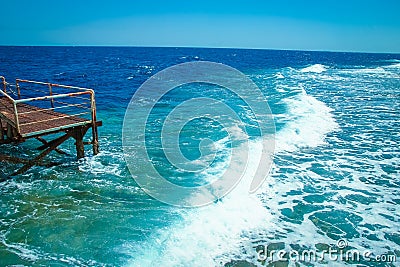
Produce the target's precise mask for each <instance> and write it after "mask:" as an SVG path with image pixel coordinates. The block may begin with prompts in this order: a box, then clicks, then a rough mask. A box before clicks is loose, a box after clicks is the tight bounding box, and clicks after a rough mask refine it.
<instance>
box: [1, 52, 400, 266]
mask: <svg viewBox="0 0 400 267" xmlns="http://www.w3.org/2000/svg"><path fill="white" fill-rule="evenodd" d="M205 61H209V62H215V63H218V64H220V63H222V64H224V65H227V66H230V67H232V68H235V69H237V70H238V71H240V72H242V73H244V74H245V76H246V77H247V78H249V79H250V80H251V81H252V82H254V83H255V84H256V85H257V87H258V88H259V89H260V90H261V92H262V94H263V95H264V96H265V99H266V100H267V102H268V105H269V108H270V112H271V113H272V119H273V122H274V135H273V136H274V140H273V142H274V153H273V156H272V163H271V166H270V169H269V172H268V174H267V176H266V177H265V180H264V182H263V183H262V185H261V186H260V187H258V189H257V190H256V191H255V192H253V193H250V192H249V190H248V186H245V185H243V184H246V183H245V182H243V183H241V182H239V183H238V184H237V185H236V186H235V187H234V188H233V189H232V190H231V191H230V192H229V193H228V194H226V195H225V196H224V197H221V198H219V199H217V200H216V201H213V202H211V203H209V204H208V205H203V206H200V207H189V208H187V207H180V206H179V205H178V206H177V205H169V204H167V203H164V202H162V201H159V200H158V199H156V198H153V197H152V196H150V195H149V194H147V193H146V190H144V189H143V188H142V187H141V186H140V185H139V184H138V183H137V181H136V180H135V177H136V176H137V175H139V174H140V175H146V170H147V169H142V170H140V168H141V166H136V169H138V170H139V172H138V173H131V171H130V170H132V169H130V168H128V166H127V160H126V155H124V148H123V126H124V118H125V115H126V112H127V109H128V105H129V103H130V101H131V99H132V97H133V96H134V94H135V92H137V90H138V88H140V86H141V85H142V84H143V83H144V82H145V81H146V80H148V79H149V78H150V77H152V76H153V75H155V74H157V73H158V72H159V71H162V70H164V69H166V68H168V67H172V66H174V65H177V64H180V63H188V62H205ZM0 76H4V77H5V78H6V79H7V81H8V82H9V83H10V84H13V83H14V82H15V79H16V78H21V79H27V80H34V81H45V82H52V83H58V84H65V85H74V86H80V87H87V88H92V89H94V90H95V94H96V105H97V117H98V119H99V120H101V121H102V123H103V126H102V127H99V144H100V153H99V154H98V155H95V156H94V155H92V153H91V149H90V146H88V147H87V148H86V157H85V158H83V159H80V160H77V159H76V154H75V146H74V142H73V140H69V141H67V142H65V143H64V144H62V145H61V146H60V149H62V150H63V151H65V152H67V153H68V154H67V155H60V154H57V153H54V152H52V153H51V154H50V155H49V156H48V157H46V159H45V161H54V162H59V163H61V164H59V165H57V166H53V167H43V166H35V167H33V168H31V169H30V170H29V171H27V172H26V173H24V174H21V175H17V176H13V177H10V173H12V172H13V171H15V170H16V168H17V167H18V165H14V164H11V163H7V162H0V164H1V165H0V166H1V168H0V176H1V178H2V180H3V181H2V182H1V183H0V266H202V267H204V266H231V267H232V266H347V265H349V266H351V265H353V266H399V265H400V208H399V207H400V54H371V53H345V52H309V51H283V50H256V49H254V50H251V49H222V48H221V49H213V48H173V47H170V48H168V47H164V48H156V47H154V48H152V47H79V46H78V47H36V46H32V47H31V46H26V47H25V46H18V47H16V46H0ZM252 93H253V92H252V91H251V90H248V94H252ZM245 94H246V92H245ZM198 97H203V98H207V99H215V100H217V101H219V102H223V103H225V104H226V105H227V106H230V107H231V108H232V110H234V111H235V112H236V113H237V115H238V116H237V118H236V120H231V121H230V126H232V127H235V126H236V132H237V133H238V134H237V136H240V138H241V140H249V146H248V147H247V149H248V150H249V151H248V154H249V157H250V161H251V158H252V157H253V156H254V157H255V156H256V155H260V153H261V150H262V149H263V148H262V147H263V145H262V139H263V136H262V133H261V132H260V131H259V130H257V126H258V124H257V120H255V119H254V118H255V116H254V115H257V114H252V113H251V112H250V111H251V109H249V107H246V106H245V103H244V102H243V100H242V99H241V98H240V97H239V96H238V95H236V94H233V93H230V92H229V90H227V88H221V87H218V86H215V85H202V84H200V85H199V84H193V85H190V84H188V85H186V86H184V87H178V88H176V89H174V90H173V91H171V92H170V93H169V94H167V95H165V96H164V97H162V98H161V99H159V100H158V103H157V104H158V105H157V106H156V107H155V108H156V111H155V112H153V113H152V115H151V116H150V117H149V118H150V119H151V121H149V123H148V125H147V126H148V129H147V132H146V133H147V140H148V142H147V145H148V146H149V153H150V154H151V155H150V156H149V157H150V159H151V163H152V164H153V166H154V169H156V170H157V171H158V172H159V173H162V174H163V175H164V176H167V178H168V179H169V180H170V181H171V182H172V183H177V184H180V185H183V184H184V185H186V186H197V185H199V184H207V183H208V182H209V181H211V180H213V179H218V178H219V177H220V176H221V175H222V174H223V173H224V171H225V168H226V167H227V164H226V163H227V161H229V160H230V159H231V158H230V154H229V152H230V151H231V150H232V149H234V148H235V146H236V145H238V144H237V143H236V142H232V141H230V140H229V139H230V138H231V137H232V136H231V135H230V134H228V130H227V129H224V127H225V125H221V124H218V121H210V120H207V119H201V118H198V119H194V120H191V121H189V122H187V124H186V125H185V126H184V127H183V128H182V129H181V132H180V135H179V140H178V142H180V143H179V145H180V147H181V151H182V153H183V155H185V157H186V158H187V159H188V160H190V161H193V162H194V163H196V160H197V159H198V158H199V157H201V155H202V151H200V150H199V142H200V140H203V139H204V138H206V139H207V140H209V142H211V143H212V144H213V145H214V148H215V151H217V153H216V154H215V157H214V159H213V161H212V162H213V164H209V165H208V167H207V169H206V170H202V171H200V172H195V173H184V172H182V171H179V170H180V169H179V168H176V167H174V166H171V164H170V162H169V159H168V157H167V156H166V155H165V151H164V150H163V147H162V146H163V143H162V142H161V141H160V140H159V139H160V135H159V133H160V131H161V130H160V129H162V126H163V122H165V118H166V116H168V113H170V112H172V110H174V108H176V107H178V106H179V105H181V104H182V103H184V102H187V101H189V100H190V99H192V98H198ZM194 103H196V102H194ZM199 103H201V102H199ZM197 108H200V106H199V107H196V106H193V107H192V110H196V109H197ZM131 112H134V111H131ZM210 112H212V106H211V107H210ZM221 115H223V114H221ZM238 120H240V123H241V124H239V121H238ZM243 125H245V128H247V131H245V130H244V129H243V127H242V126H243ZM152 133H153V135H152ZM260 133H261V134H260ZM268 134H270V133H268ZM90 136H91V135H87V137H86V139H87V140H86V141H90ZM48 138H50V137H48ZM40 145H41V143H40V142H38V141H37V140H34V139H32V140H28V141H26V142H24V143H21V144H5V145H1V153H2V154H7V155H13V156H20V157H26V158H32V156H33V155H35V154H37V153H38V151H36V150H35V148H36V147H38V146H40ZM178 150H179V149H178ZM173 152H174V151H172V153H173ZM175 152H176V153H178V152H180V151H175ZM169 153H171V151H170V152H169ZM265 160H267V159H265ZM197 162H198V164H202V163H201V162H199V161H197ZM230 166H231V167H232V166H233V167H235V166H236V167H238V168H239V167H240V162H239V163H238V164H234V165H230ZM247 167H248V168H250V172H251V168H256V167H257V166H256V165H252V164H249V165H247ZM143 168H144V167H143ZM244 176H246V175H244ZM248 176H250V177H247V179H252V177H251V175H248ZM244 178H246V177H244ZM173 193H174V192H171V194H173ZM313 253H314V254H315V255H316V257H315V258H314V257H313V256H314V254H313ZM322 254H324V255H322ZM357 256H358V257H357Z"/></svg>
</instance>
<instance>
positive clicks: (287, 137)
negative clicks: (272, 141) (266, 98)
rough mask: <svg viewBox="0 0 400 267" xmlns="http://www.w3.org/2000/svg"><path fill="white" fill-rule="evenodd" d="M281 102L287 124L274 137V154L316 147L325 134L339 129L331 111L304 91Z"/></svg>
mask: <svg viewBox="0 0 400 267" xmlns="http://www.w3.org/2000/svg"><path fill="white" fill-rule="evenodd" d="M283 102H284V103H285V104H286V106H287V113H286V114H285V115H286V120H287V123H286V126H285V127H284V128H283V129H282V130H281V131H280V132H278V133H277V135H276V148H275V151H276V152H280V151H282V150H285V151H294V150H296V149H298V148H301V147H316V146H318V145H321V144H323V143H324V139H325V136H326V134H328V133H329V132H331V131H333V130H335V129H338V128H339V126H338V124H337V123H336V121H335V119H334V117H333V115H332V114H331V111H332V109H330V108H329V107H327V106H326V105H325V104H324V103H323V102H321V101H319V100H317V99H316V98H315V97H313V96H310V95H308V94H307V93H306V92H305V91H304V90H303V91H302V93H300V94H298V95H295V96H294V97H291V98H286V99H284V100H283Z"/></svg>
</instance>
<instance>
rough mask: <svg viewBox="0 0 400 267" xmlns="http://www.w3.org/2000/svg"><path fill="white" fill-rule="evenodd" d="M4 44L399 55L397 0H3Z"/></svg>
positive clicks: (1, 26) (399, 7) (1, 28)
mask: <svg viewBox="0 0 400 267" xmlns="http://www.w3.org/2000/svg"><path fill="white" fill-rule="evenodd" d="M1 2H2V3H1V5H0V6H1V7H0V8H1V10H0V14H1V15H0V32H1V35H0V36H1V41H0V44H1V45H113V46H114V45H115V46H119V45H124V46H190V47H238V48H267V49H299V50H331V51H368V52H396V53H400V1H399V0H387V1H385V0H381V1H368V0H365V1H360V0H346V1H344V0H335V1H331V0H318V1H315V0H309V1H306V0H304V1H302V0H297V1H291V0H272V1H269V0H259V1H255V0H246V1H236V0H229V1H227V0H213V1H211V0H201V1H197V0H184V1H176V0H171V1H168V0H163V1H158V0H153V1H152V0H147V1H142V0H138V1H135V0H131V1H128V0H122V1H118V0H114V1H101V0H96V1H94V0H81V1H74V0H69V1H65V0H36V1H33V0H18V1H14V0H6V1H5V0H3V1H1Z"/></svg>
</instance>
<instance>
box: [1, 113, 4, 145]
mask: <svg viewBox="0 0 400 267" xmlns="http://www.w3.org/2000/svg"><path fill="white" fill-rule="evenodd" d="M3 130H4V129H3V123H2V122H1V119H0V143H1V141H3V140H4V132H3Z"/></svg>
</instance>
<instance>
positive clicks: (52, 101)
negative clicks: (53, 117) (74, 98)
mask: <svg viewBox="0 0 400 267" xmlns="http://www.w3.org/2000/svg"><path fill="white" fill-rule="evenodd" d="M49 94H50V95H51V96H52V95H53V89H52V86H51V83H49ZM50 103H51V107H52V108H54V98H52V99H51V100H50Z"/></svg>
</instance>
